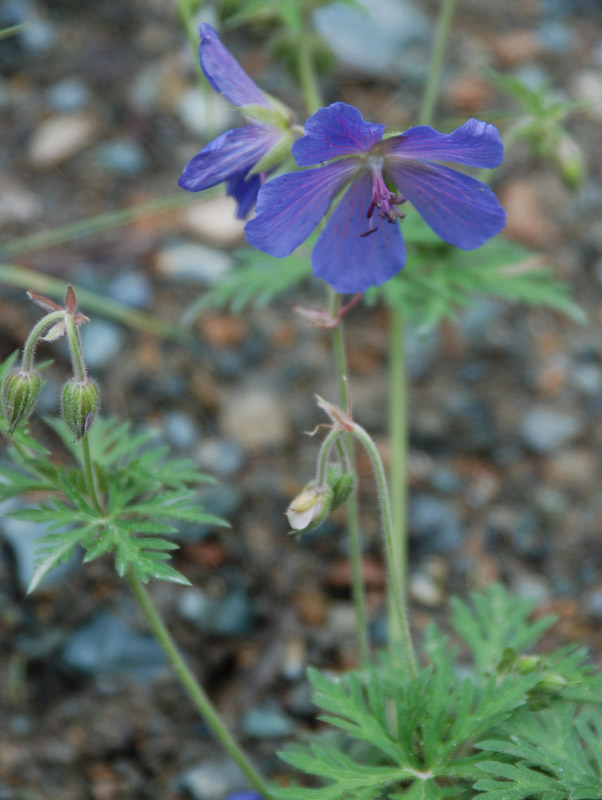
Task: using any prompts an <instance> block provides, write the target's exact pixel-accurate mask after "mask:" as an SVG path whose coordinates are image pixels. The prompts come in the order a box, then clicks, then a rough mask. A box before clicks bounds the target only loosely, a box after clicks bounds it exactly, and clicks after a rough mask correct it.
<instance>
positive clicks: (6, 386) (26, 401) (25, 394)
mask: <svg viewBox="0 0 602 800" xmlns="http://www.w3.org/2000/svg"><path fill="white" fill-rule="evenodd" d="M41 388H42V380H41V378H40V376H39V375H38V373H37V372H27V371H25V370H23V369H22V368H21V367H19V368H17V369H13V370H11V371H10V372H9V373H7V375H6V376H5V378H4V381H3V382H2V411H3V413H4V416H5V417H6V421H7V422H8V433H9V435H12V433H13V431H14V430H15V428H16V427H17V425H18V424H19V423H20V422H23V421H24V420H26V419H28V418H29V416H30V415H31V413H32V411H33V410H34V408H35V406H36V403H37V402H38V397H39V396H40V389H41Z"/></svg>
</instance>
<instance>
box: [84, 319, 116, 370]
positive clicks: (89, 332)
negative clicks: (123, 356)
mask: <svg viewBox="0 0 602 800" xmlns="http://www.w3.org/2000/svg"><path fill="white" fill-rule="evenodd" d="M81 334H82V344H83V347H84V355H85V358H86V362H87V363H88V366H89V367H90V369H92V370H95V369H103V368H104V367H107V366H110V364H111V362H112V360H113V359H114V357H115V356H116V355H117V354H118V353H119V351H120V350H121V347H122V346H123V342H124V334H123V331H122V329H121V328H120V327H119V326H118V325H115V323H113V322H108V321H107V320H104V319H93V320H92V321H91V322H87V323H86V324H85V325H84V326H83V327H82V328H81Z"/></svg>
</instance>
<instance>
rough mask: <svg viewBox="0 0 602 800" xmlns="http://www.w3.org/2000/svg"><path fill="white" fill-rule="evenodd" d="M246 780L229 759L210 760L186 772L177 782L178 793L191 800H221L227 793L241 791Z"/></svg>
mask: <svg viewBox="0 0 602 800" xmlns="http://www.w3.org/2000/svg"><path fill="white" fill-rule="evenodd" d="M246 785H247V780H246V778H245V777H244V776H243V774H242V772H241V771H240V770H239V768H238V767H237V766H236V764H234V763H233V762H232V761H231V760H230V759H221V758H217V759H212V761H211V763H205V764H200V765H199V766H198V767H192V768H191V769H188V770H186V772H184V774H183V775H182V776H181V777H180V778H179V780H178V781H177V788H178V790H179V791H182V792H185V793H187V796H188V797H190V798H191V800H223V799H224V797H225V796H226V795H227V794H228V792H233V791H234V790H236V789H243V788H244V787H245V786H246Z"/></svg>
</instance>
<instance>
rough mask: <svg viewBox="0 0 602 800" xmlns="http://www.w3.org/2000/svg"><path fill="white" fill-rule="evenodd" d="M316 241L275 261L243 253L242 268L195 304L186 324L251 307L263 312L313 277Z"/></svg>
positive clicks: (255, 253)
mask: <svg viewBox="0 0 602 800" xmlns="http://www.w3.org/2000/svg"><path fill="white" fill-rule="evenodd" d="M313 241H315V237H310V239H309V240H308V242H307V243H306V245H305V246H304V247H303V248H302V249H301V250H299V251H297V252H295V253H293V254H292V255H290V256H287V257H286V258H274V257H273V256H269V255H266V254H265V253H261V252H259V250H254V249H252V248H245V249H244V250H240V251H239V252H238V254H237V256H238V265H237V266H236V267H235V268H234V269H233V270H231V271H230V272H228V273H227V274H226V275H225V276H224V277H223V278H222V279H221V280H219V281H218V282H217V283H216V284H215V285H214V286H213V287H212V288H211V289H209V290H208V291H207V292H205V294H203V295H201V297H200V298H199V299H198V300H197V301H196V302H195V303H193V305H192V306H190V308H189V309H188V310H187V311H186V312H185V314H184V317H183V320H184V322H185V324H191V323H192V322H193V321H194V320H195V319H196V317H197V316H198V315H199V314H201V313H203V311H207V310H209V309H226V308H227V309H229V310H230V311H231V312H232V313H233V314H240V313H241V311H242V310H243V309H244V308H245V307H246V306H247V305H249V304H250V303H253V304H254V305H255V306H256V307H258V308H262V307H264V306H266V305H268V304H269V303H270V302H271V301H272V300H274V299H275V298H276V297H277V296H279V295H281V294H282V293H283V292H285V291H287V290H288V289H290V288H291V287H293V286H295V285H296V284H298V283H299V282H300V281H302V280H303V279H304V278H306V277H307V276H308V275H311V262H310V258H309V250H308V248H309V247H311V244H312V243H313Z"/></svg>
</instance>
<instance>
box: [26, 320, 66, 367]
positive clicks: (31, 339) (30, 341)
mask: <svg viewBox="0 0 602 800" xmlns="http://www.w3.org/2000/svg"><path fill="white" fill-rule="evenodd" d="M64 316H65V312H64V311H51V312H50V314H46V316H45V317H42V319H41V320H40V321H39V322H37V323H36V324H35V325H34V326H33V328H32V329H31V332H30V334H29V336H28V337H27V341H26V342H25V345H24V347H23V358H22V361H21V364H22V365H23V369H24V370H25V371H26V372H31V371H32V370H33V359H34V355H35V351H36V345H37V343H38V339H39V338H40V336H41V335H42V334H43V333H44V332H45V331H46V329H47V328H49V327H50V326H51V325H53V324H54V323H55V322H59V321H60V320H61V319H63V317H64Z"/></svg>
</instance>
